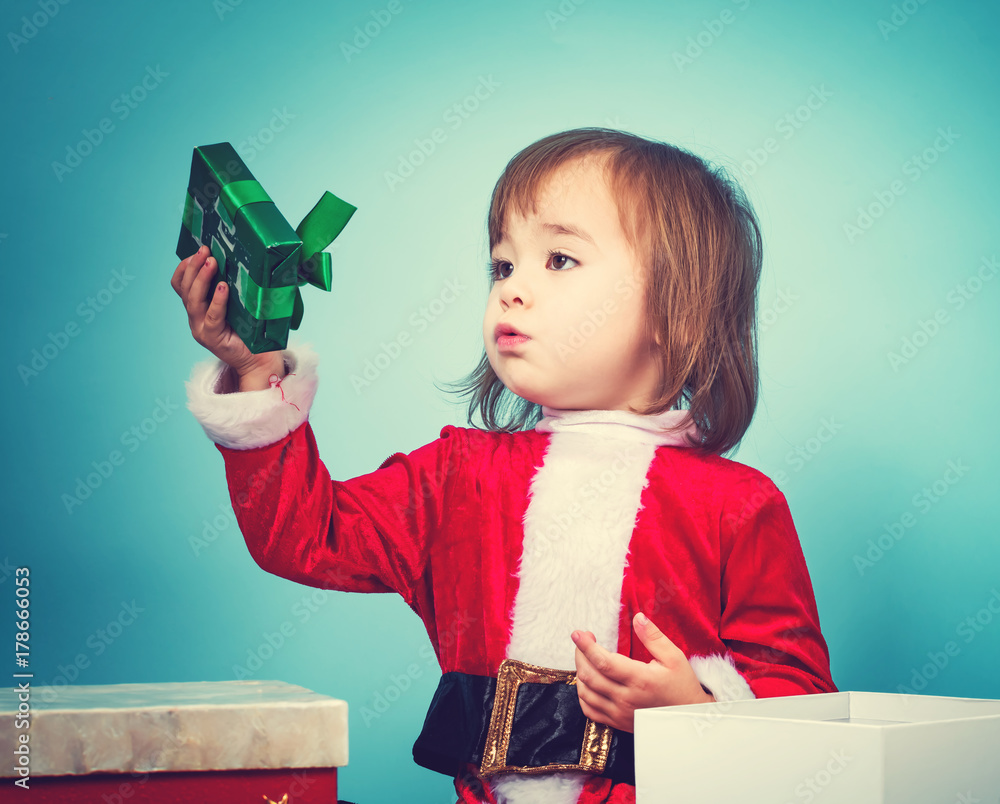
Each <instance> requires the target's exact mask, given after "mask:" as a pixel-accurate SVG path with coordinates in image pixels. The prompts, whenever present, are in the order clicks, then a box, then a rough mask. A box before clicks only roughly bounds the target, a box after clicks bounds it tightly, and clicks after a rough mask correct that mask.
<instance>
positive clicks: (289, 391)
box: [184, 343, 319, 449]
mask: <svg viewBox="0 0 1000 804" xmlns="http://www.w3.org/2000/svg"><path fill="white" fill-rule="evenodd" d="M282 355H283V357H284V360H285V369H286V371H287V372H288V373H287V374H286V375H285V378H284V379H283V380H281V383H280V385H275V386H272V387H271V388H268V389H266V390H263V391H242V392H240V391H236V392H233V393H226V392H224V388H226V387H234V386H235V377H234V376H233V372H232V369H231V368H229V366H227V365H226V364H225V363H223V362H222V361H221V360H218V359H214V360H206V361H204V362H201V363H197V364H195V367H194V369H193V370H192V372H191V379H190V380H188V381H187V382H185V383H184V385H185V386H186V388H187V396H188V404H187V406H188V410H190V411H191V412H192V413H193V414H194V417H195V418H196V419H197V420H198V422H199V424H201V426H202V429H204V431H205V435H207V436H208V437H209V438H210V439H212V441H214V442H215V443H216V444H221V445H222V446H224V447H229V448H230V449H256V448H257V447H264V446H267V445H268V444H273V443H274V442H275V441H280V440H281V439H282V438H284V437H285V436H286V435H288V434H289V433H290V432H292V431H293V430H295V429H296V428H297V427H299V426H300V425H301V424H302V423H303V422H304V421H305V420H306V419H307V418H308V417H309V409H310V408H311V407H312V403H313V399H314V398H315V396H316V387H317V385H318V383H319V376H318V374H317V371H316V367H317V366H318V365H319V356H318V355H317V354H316V353H315V352H314V351H313V349H312V347H311V346H310V345H309V344H294V345H293V344H291V343H289V345H288V348H287V349H285V350H284V351H283V352H282ZM282 392H284V398H282Z"/></svg>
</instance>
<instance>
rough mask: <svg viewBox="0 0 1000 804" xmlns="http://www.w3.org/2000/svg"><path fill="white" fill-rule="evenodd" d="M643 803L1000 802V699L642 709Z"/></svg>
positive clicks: (866, 695)
mask: <svg viewBox="0 0 1000 804" xmlns="http://www.w3.org/2000/svg"><path fill="white" fill-rule="evenodd" d="M635 775H636V803H637V804H654V803H655V804H659V802H669V803H670V804H689V802H705V803H706V804H710V803H713V802H729V801H738V802H740V804H809V803H810V802H813V801H817V802H819V804H974V803H975V802H977V801H978V802H982V803H983V804H986V803H987V802H989V804H996V803H997V802H1000V700H993V699H986V698H946V697H940V696H932V695H899V694H895V693H880V692H834V693H824V694H815V695H791V696H784V697H780V698H760V699H757V700H744V701H729V702H719V703H707V704H690V705H686V706H666V707H659V708H655V709H640V710H637V711H636V713H635Z"/></svg>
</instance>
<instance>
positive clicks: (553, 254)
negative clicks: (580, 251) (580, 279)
mask: <svg viewBox="0 0 1000 804" xmlns="http://www.w3.org/2000/svg"><path fill="white" fill-rule="evenodd" d="M557 260H569V261H570V262H576V260H574V259H573V258H572V257H567V256H566V255H565V254H560V253H559V252H558V251H550V252H549V259H548V262H546V263H545V264H546V265H549V264H551V265H552V267H553V268H555V269H556V270H557V271H561V270H563V269H565V268H566V264H565V262H560V263H557V262H556V261H557ZM576 264H577V265H579V264H580V263H578V262H577V263H576Z"/></svg>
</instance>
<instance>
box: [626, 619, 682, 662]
mask: <svg viewBox="0 0 1000 804" xmlns="http://www.w3.org/2000/svg"><path fill="white" fill-rule="evenodd" d="M632 627H633V628H634V629H635V632H636V633H637V634H638V635H639V639H641V640H642V644H643V645H645V646H646V650H648V651H649V652H650V654H651V655H652V657H653V658H654V659H656V660H657V661H659V662H665V661H666V659H668V658H669V657H670V656H671V655H672V654H673V653H676V652H677V650H678V648H677V646H676V645H675V644H674V643H673V642H671V641H670V637H668V636H667V635H666V634H664V633H663V632H662V631H661V630H660V629H659V628H657V627H656V624H655V623H654V622H653V621H652V620H650V619H649V618H648V617H647V616H646V615H645V614H643V613H642V612H641V611H640V612H639V613H638V614H636V615H635V617H634V618H633V619H632Z"/></svg>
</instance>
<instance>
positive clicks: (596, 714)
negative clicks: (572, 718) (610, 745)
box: [576, 680, 615, 725]
mask: <svg viewBox="0 0 1000 804" xmlns="http://www.w3.org/2000/svg"><path fill="white" fill-rule="evenodd" d="M576 689H577V695H578V697H579V699H580V709H582V710H583V714H585V715H586V716H587V717H589V718H590V719H591V720H593V721H594V722H595V723H606V724H608V725H611V721H613V720H614V719H615V718H614V714H613V712H614V702H613V701H610V700H608V699H607V698H605V697H603V696H601V695H598V694H597V693H595V692H594V691H593V690H592V689H590V687H588V686H587V685H586V684H581V683H580V681H579V680H578V681H577V684H576Z"/></svg>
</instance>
